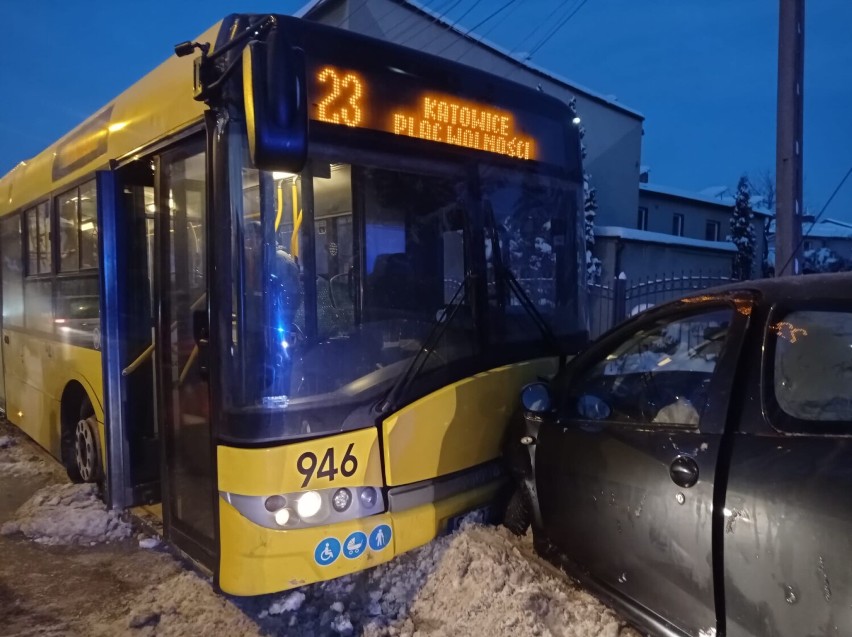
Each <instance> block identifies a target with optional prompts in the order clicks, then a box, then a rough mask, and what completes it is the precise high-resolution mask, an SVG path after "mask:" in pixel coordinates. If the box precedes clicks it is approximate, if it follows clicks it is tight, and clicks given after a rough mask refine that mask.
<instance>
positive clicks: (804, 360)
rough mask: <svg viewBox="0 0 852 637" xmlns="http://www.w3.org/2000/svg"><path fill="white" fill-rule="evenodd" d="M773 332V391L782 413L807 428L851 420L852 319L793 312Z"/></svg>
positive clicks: (846, 315) (774, 325)
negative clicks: (807, 422)
mask: <svg viewBox="0 0 852 637" xmlns="http://www.w3.org/2000/svg"><path fill="white" fill-rule="evenodd" d="M770 330H771V331H772V332H774V334H775V339H776V345H775V360H774V366H773V370H774V374H773V376H774V378H773V387H774V391H775V398H776V400H777V402H778V406H779V407H780V408H781V409H782V410H783V412H784V413H785V414H787V415H788V416H790V417H792V418H795V419H797V420H801V421H809V422H826V423H831V422H837V421H847V422H848V421H850V420H852V391H850V388H852V313H850V312H840V311H834V312H832V311H816V310H806V311H796V312H791V313H789V314H787V315H786V316H784V318H783V319H781V320H779V321H775V322H773V323H771V324H770Z"/></svg>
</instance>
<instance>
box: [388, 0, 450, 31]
mask: <svg viewBox="0 0 852 637" xmlns="http://www.w3.org/2000/svg"><path fill="white" fill-rule="evenodd" d="M461 1H462V0H448V1H447V2H445V3H444V4H443V5H442V6H441V7H440V8H438V7H435V8H434V9H431V8H430V9H431V11H432V12H433V13H434V14H435V15H432V16H427V18H426V24H424V25H423V26H421V27H420V29H418V30H417V31H415V32H414V33H412V34H411V35H410V36H408V39H409V40H413V39H414V38H416V37H417V36H418V35H420V34H421V33H423V32H424V31H425V30H426V29H428V28H429V27H430V26H432V25H433V24H436V23H437V22H438V20H440V19H442V18H443V17H444V16H447V21H449V16H448V14H449V12H450V11H452V10H453V9H455V8H456V7H457V6H458V5H459V4H461ZM417 17H418V16H417V15H414V16H412V18H411V20H410V21H409V23H408V25H407V26H406V27H405V28H404V29H403V30H402V31H400V32H399V33H397V34H396V35H395V36H393V37H396V38H401V37H402V36H403V34H404V33H405V32H406V31H408V30H409V29H411V27H413V26H416V24H417ZM388 37H391V36H390V32H388Z"/></svg>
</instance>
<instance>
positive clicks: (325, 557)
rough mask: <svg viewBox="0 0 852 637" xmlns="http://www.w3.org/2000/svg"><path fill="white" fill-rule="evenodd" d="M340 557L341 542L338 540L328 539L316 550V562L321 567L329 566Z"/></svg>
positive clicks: (321, 542) (318, 545)
mask: <svg viewBox="0 0 852 637" xmlns="http://www.w3.org/2000/svg"><path fill="white" fill-rule="evenodd" d="M339 556H340V541H339V540H338V539H337V538H333V537H327V538H325V539H324V540H322V541H320V543H319V544H317V547H316V548H315V549H314V560H316V563H317V564H319V565H320V566H328V565H329V564H331V563H332V562H333V561H334V560H336V559H337V558H338V557H339Z"/></svg>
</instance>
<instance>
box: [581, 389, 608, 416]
mask: <svg viewBox="0 0 852 637" xmlns="http://www.w3.org/2000/svg"><path fill="white" fill-rule="evenodd" d="M577 413H578V414H579V415H580V417H582V418H588V419H589V420H606V419H607V418H609V416H610V414H611V413H612V408H611V407H610V406H609V405H608V404H607V403H606V402H605V401H604V400H603V399H601V398H598V397H597V396H595V395H593V394H583V395H582V396H580V397H579V398H578V399H577Z"/></svg>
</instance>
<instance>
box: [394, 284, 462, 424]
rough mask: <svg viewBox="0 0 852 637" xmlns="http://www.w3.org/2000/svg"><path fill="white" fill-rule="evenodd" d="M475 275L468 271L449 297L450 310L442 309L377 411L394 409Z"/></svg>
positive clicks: (442, 331)
mask: <svg viewBox="0 0 852 637" xmlns="http://www.w3.org/2000/svg"><path fill="white" fill-rule="evenodd" d="M474 277H475V275H474V274H473V273H471V272H468V273H467V274H466V275H465V277H464V280H463V281H462V282H461V285H459V287H458V289H457V290H456V291H455V294H453V297H452V298H451V299H450V303H449V306H450V308H451V309H450V310H449V313H448V312H447V309H446V308H445V309H444V316H443V320H442V321H440V322H438V323H436V324H435V325H433V326H432V329H431V331H430V332H429V335H428V336H427V337H426V340H425V341H423V345H421V346H420V349H419V350H418V351H417V354H415V356H414V358H413V359H411V363H410V364H409V366H408V368H407V369H406V370H405V373H404V374H402V376H400V377H399V379H398V380H397V381H396V382H395V383H394V385H393V387H391V390H390V391H389V392H388V395H387V397H386V398H385V399H384V400H383V401H382V402H381V403H379V411H380V412H381V413H385V414H386V413H388V412H390V411H395V410H396V405H397V402H398V401H399V398H400V396H402V395H404V394H405V392H407V391H408V388H409V387H410V386H411V383H412V382H414V379H415V378H416V377H417V375H418V374H419V373H420V372H421V370H422V369H423V366H424V365H425V364H426V361H427V360H429V356H430V355H431V354H432V352H433V351H435V348H436V347H437V345H438V343H439V342H440V340H441V337H443V336H444V332H446V331H447V327H448V326H449V325H450V323H452V321H453V319H454V318H455V316H456V314H457V313H458V311H459V308H461V306H462V304H461V303H460V302H457V301H460V300H461V299H460V298H459V296H460V295H462V292H463V291H464V290H465V289H466V288H467V283H468V281H470V280H471V279H473V278H474Z"/></svg>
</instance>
